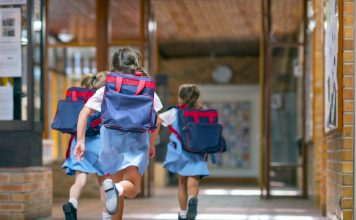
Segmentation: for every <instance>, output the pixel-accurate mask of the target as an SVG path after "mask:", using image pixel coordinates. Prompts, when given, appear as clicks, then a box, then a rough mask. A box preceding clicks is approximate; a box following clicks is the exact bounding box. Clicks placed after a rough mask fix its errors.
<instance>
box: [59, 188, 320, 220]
mask: <svg viewBox="0 0 356 220" xmlns="http://www.w3.org/2000/svg"><path fill="white" fill-rule="evenodd" d="M199 199H200V203H199V215H198V217H197V220H203V219H211V220H321V219H326V218H323V217H320V211H319V210H318V209H317V208H315V206H313V205H312V203H311V202H310V201H308V200H305V199H295V198H293V199H288V198H273V199H269V200H264V199H262V200H261V199H260V196H259V189H257V188H232V187H224V188H216V187H203V188H202V190H201V196H200V197H199ZM65 200H66V198H63V199H55V201H54V206H53V216H52V219H53V220H62V219H63V213H62V210H61V205H62V203H63V201H65ZM99 205H100V204H99V200H98V199H95V198H91V199H82V200H80V201H79V215H78V219H86V220H94V219H95V220H97V219H100V216H101V214H100V209H98V206H99ZM178 210H179V207H178V202H177V198H176V188H175V187H173V188H157V189H155V196H153V197H151V198H142V199H134V200H129V199H127V200H126V203H125V213H124V216H123V219H128V220H129V219H130V220H133V219H137V220H140V219H145V220H147V219H162V220H163V219H164V220H170V219H177V213H178Z"/></svg>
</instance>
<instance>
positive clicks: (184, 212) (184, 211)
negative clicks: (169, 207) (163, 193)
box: [179, 210, 187, 218]
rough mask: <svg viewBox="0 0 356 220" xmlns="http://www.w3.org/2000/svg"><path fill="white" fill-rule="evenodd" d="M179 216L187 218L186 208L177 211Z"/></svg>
mask: <svg viewBox="0 0 356 220" xmlns="http://www.w3.org/2000/svg"><path fill="white" fill-rule="evenodd" d="M179 216H180V217H181V218H187V210H180V211H179Z"/></svg>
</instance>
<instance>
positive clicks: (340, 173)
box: [326, 0, 354, 219]
mask: <svg viewBox="0 0 356 220" xmlns="http://www.w3.org/2000/svg"><path fill="white" fill-rule="evenodd" d="M342 3H343V16H344V18H343V24H341V26H340V29H341V31H343V48H339V50H341V51H342V57H343V61H342V62H343V71H342V87H341V88H339V90H341V92H342V99H343V100H342V102H343V105H342V113H343V117H342V118H341V119H340V120H342V129H341V131H340V132H337V133H335V134H333V135H331V136H328V137H327V138H326V144H327V216H328V218H330V219H352V200H353V199H352V198H353V175H352V173H353V111H354V109H353V88H354V85H353V75H354V55H353V54H354V52H353V49H354V28H353V27H354V3H353V1H352V0H343V2H342Z"/></svg>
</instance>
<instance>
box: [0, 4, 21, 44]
mask: <svg viewBox="0 0 356 220" xmlns="http://www.w3.org/2000/svg"><path fill="white" fill-rule="evenodd" d="M0 5H1V4H0ZM0 30H1V32H0V42H1V43H3V42H18V43H21V9H20V8H0Z"/></svg>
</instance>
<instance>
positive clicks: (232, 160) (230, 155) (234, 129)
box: [206, 101, 252, 168]
mask: <svg viewBox="0 0 356 220" xmlns="http://www.w3.org/2000/svg"><path fill="white" fill-rule="evenodd" d="M206 104H207V106H208V107H209V108H213V109H216V110H217V111H218V112H219V122H220V123H221V124H222V125H223V127H224V129H223V136H224V138H225V141H226V146H227V152H225V153H219V154H216V155H215V158H216V165H217V166H218V167H224V168H248V167H249V166H250V163H251V161H250V159H251V141H250V140H251V138H250V137H251V125H252V124H251V111H252V109H251V102H249V101H226V102H224V101H214V102H212V101H210V102H206Z"/></svg>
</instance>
